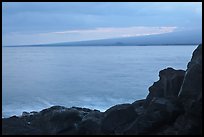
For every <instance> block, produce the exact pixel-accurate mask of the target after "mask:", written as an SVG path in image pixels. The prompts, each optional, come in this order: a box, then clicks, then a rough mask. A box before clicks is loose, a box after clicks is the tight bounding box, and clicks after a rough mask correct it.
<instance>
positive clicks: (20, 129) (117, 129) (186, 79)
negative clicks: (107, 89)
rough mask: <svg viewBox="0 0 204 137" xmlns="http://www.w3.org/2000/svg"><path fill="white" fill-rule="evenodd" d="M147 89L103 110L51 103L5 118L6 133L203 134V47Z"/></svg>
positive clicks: (169, 69) (4, 129) (3, 129)
mask: <svg viewBox="0 0 204 137" xmlns="http://www.w3.org/2000/svg"><path fill="white" fill-rule="evenodd" d="M159 77H160V78H159V80H158V81H157V82H155V83H154V84H153V85H152V86H151V87H150V88H149V94H148V96H147V97H146V99H142V100H137V101H135V102H133V103H132V104H120V105H115V106H113V107H111V108H109V109H108V110H106V111H105V112H100V111H98V110H91V109H88V108H79V107H72V108H66V107H62V106H53V107H50V108H48V109H44V110H42V111H40V112H31V113H28V112H23V114H22V116H20V117H16V116H13V117H10V118H3V119H2V131H3V132H2V133H3V134H9V135H12V134H13V135H31V134H51V135H55V134H75V135H76V134H78V135H94V134H99V135H104V134H122V135H123V134H134V135H154V134H155V135H202V45H199V46H198V47H197V48H196V50H195V51H194V52H193V57H192V59H191V61H190V62H189V63H188V66H187V70H186V71H184V70H175V69H173V68H167V69H164V70H161V71H160V72H159Z"/></svg>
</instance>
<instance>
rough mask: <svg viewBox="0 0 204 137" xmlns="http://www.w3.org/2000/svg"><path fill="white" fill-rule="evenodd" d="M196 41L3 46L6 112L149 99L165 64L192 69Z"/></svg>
mask: <svg viewBox="0 0 204 137" xmlns="http://www.w3.org/2000/svg"><path fill="white" fill-rule="evenodd" d="M195 48H196V46H145V47H138V46H126V47H122V46H121V47H116V46H110V47H102V46H101V47H93V46H88V47H82V46H81V47H3V48H2V49H3V52H2V53H3V56H2V58H3V59H2V61H3V63H2V75H3V76H2V84H3V87H2V90H3V92H2V105H3V106H2V109H3V110H2V111H3V112H2V115H3V117H8V116H11V115H20V114H21V113H22V112H23V111H39V110H41V109H44V108H46V107H50V106H52V105H63V106H66V107H72V106H78V107H89V108H94V109H99V110H101V111H104V110H106V109H107V108H109V107H111V106H113V105H115V104H119V103H132V102H133V101H135V100H138V99H143V98H145V97H146V95H147V94H148V88H149V87H150V86H151V85H152V84H153V82H155V81H157V80H158V78H159V77H158V74H159V71H160V70H161V69H164V68H167V67H173V68H175V69H186V66H187V63H188V62H189V60H190V59H191V56H192V52H193V50H194V49H195Z"/></svg>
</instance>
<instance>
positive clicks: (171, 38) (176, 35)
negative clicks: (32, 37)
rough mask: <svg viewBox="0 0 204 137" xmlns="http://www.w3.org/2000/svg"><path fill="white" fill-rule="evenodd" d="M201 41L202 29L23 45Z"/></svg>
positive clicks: (149, 43) (124, 44)
mask: <svg viewBox="0 0 204 137" xmlns="http://www.w3.org/2000/svg"><path fill="white" fill-rule="evenodd" d="M200 43H202V30H194V31H192V30H191V31H177V32H172V33H166V34H155V35H146V36H137V37H123V38H113V39H101V40H88V41H78V42H64V43H53V44H40V45H24V46H146V45H198V44H200Z"/></svg>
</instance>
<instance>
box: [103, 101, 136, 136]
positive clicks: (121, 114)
mask: <svg viewBox="0 0 204 137" xmlns="http://www.w3.org/2000/svg"><path fill="white" fill-rule="evenodd" d="M136 117H137V113H136V112H135V111H134V107H133V106H132V105H131V104H121V105H116V106H113V107H111V108H109V109H108V110H106V111H105V113H104V118H103V120H102V123H101V127H102V132H103V133H104V134H121V133H122V131H123V129H124V128H125V127H126V126H127V125H128V124H130V123H131V122H132V121H134V120H135V118H136Z"/></svg>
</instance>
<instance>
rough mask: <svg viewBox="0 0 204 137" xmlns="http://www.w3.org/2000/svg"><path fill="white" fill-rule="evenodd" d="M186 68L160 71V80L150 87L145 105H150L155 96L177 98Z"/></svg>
mask: <svg viewBox="0 0 204 137" xmlns="http://www.w3.org/2000/svg"><path fill="white" fill-rule="evenodd" d="M184 75H185V71H184V70H175V69H173V68H167V69H164V70H161V71H160V72H159V80H158V81H157V82H154V84H153V85H152V86H151V87H149V92H150V93H149V94H148V96H147V98H146V101H145V104H144V107H146V106H148V104H149V103H150V102H151V100H152V99H153V98H154V97H164V98H177V96H178V93H179V90H180V88H181V84H182V82H183V78H184Z"/></svg>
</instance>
